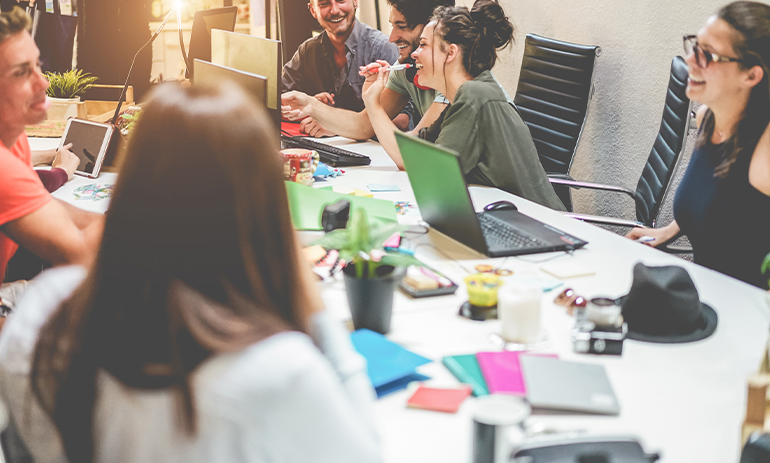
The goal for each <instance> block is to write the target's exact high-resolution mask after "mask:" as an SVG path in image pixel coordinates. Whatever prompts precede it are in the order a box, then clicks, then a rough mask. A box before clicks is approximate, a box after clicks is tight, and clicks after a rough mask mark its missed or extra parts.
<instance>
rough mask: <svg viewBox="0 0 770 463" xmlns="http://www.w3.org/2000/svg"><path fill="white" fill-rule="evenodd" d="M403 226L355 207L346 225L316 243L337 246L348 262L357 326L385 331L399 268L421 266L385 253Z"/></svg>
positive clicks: (348, 288) (350, 300)
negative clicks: (387, 241) (390, 241)
mask: <svg viewBox="0 0 770 463" xmlns="http://www.w3.org/2000/svg"><path fill="white" fill-rule="evenodd" d="M402 229H403V226H401V225H399V224H397V223H386V222H382V221H379V220H372V221H370V220H368V218H367V216H366V211H365V210H364V209H360V208H358V209H353V211H352V213H351V216H350V220H349V221H348V225H347V228H344V229H338V230H333V231H331V232H329V233H327V234H326V235H324V237H323V238H321V239H320V240H318V241H317V242H316V243H314V244H318V245H320V246H323V247H324V248H325V249H336V250H338V251H339V253H340V256H339V258H340V260H343V261H345V262H346V265H345V267H344V268H343V270H342V272H343V274H344V278H345V292H346V293H347V296H348V303H349V305H350V314H351V316H352V318H353V326H354V327H355V328H356V329H360V328H368V329H370V330H372V331H377V332H378V333H382V334H385V333H387V332H388V331H389V329H390V316H391V312H392V311H393V291H394V289H395V288H394V286H395V283H396V281H397V278H398V275H400V272H397V271H396V268H397V267H407V266H409V265H420V262H419V261H418V260H417V259H415V258H414V257H413V256H410V255H408V254H402V253H390V252H386V251H385V249H384V248H383V243H384V242H385V240H387V239H388V238H390V237H391V236H393V234H394V233H397V232H399V231H401V230H402Z"/></svg>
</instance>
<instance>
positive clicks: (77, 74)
mask: <svg viewBox="0 0 770 463" xmlns="http://www.w3.org/2000/svg"><path fill="white" fill-rule="evenodd" d="M45 77H46V78H47V79H48V83H49V84H50V85H49V86H48V90H47V91H46V93H47V94H48V96H49V97H51V98H75V97H77V96H80V95H82V94H83V93H85V92H86V90H88V89H89V88H91V87H93V85H94V83H95V82H96V81H97V80H98V79H99V78H98V77H95V76H92V75H91V74H89V73H87V72H83V71H82V70H80V69H73V70H71V71H67V72H46V73H45Z"/></svg>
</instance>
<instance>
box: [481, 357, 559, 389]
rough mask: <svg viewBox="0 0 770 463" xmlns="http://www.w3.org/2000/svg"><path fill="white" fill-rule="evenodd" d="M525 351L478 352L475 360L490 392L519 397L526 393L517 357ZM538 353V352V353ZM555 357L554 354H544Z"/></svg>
mask: <svg viewBox="0 0 770 463" xmlns="http://www.w3.org/2000/svg"><path fill="white" fill-rule="evenodd" d="M522 354H527V352H509V351H503V352H479V353H477V354H476V360H478V362H479V368H480V369H481V372H482V373H483V374H484V379H485V380H486V381H487V389H489V393H490V394H513V395H516V396H519V397H525V396H526V395H527V388H526V386H525V384H524V377H523V376H522V372H521V364H520V362H519V357H520V356H521V355H522ZM538 355H540V354H538ZM543 356H546V357H554V358H555V357H556V355H554V354H544V355H543Z"/></svg>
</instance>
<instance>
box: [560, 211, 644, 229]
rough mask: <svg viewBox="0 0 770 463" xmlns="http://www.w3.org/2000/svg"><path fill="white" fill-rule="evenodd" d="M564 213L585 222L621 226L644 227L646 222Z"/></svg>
mask: <svg viewBox="0 0 770 463" xmlns="http://www.w3.org/2000/svg"><path fill="white" fill-rule="evenodd" d="M564 215H566V216H567V217H570V218H573V219H578V220H582V221H583V222H588V223H601V224H605V225H616V226H619V227H629V228H634V227H644V224H643V223H641V222H637V221H636V220H627V219H616V218H614V217H603V216H600V215H590V214H578V213H576V212H567V213H565V214H564Z"/></svg>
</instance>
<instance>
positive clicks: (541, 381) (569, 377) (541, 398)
mask: <svg viewBox="0 0 770 463" xmlns="http://www.w3.org/2000/svg"><path fill="white" fill-rule="evenodd" d="M521 367H522V371H523V372H524V378H525V380H526V383H527V400H528V401H529V402H530V404H532V408H535V409H547V410H562V411H567V412H584V413H596V414H600V415H619V414H620V405H619V404H618V399H617V398H616V397H615V392H614V391H613V390H612V385H611V384H610V380H609V378H608V377H607V372H606V371H605V369H604V365H599V364H594V363H579V362H566V361H564V360H558V359H554V358H543V357H538V356H534V355H524V356H522V357H521Z"/></svg>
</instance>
